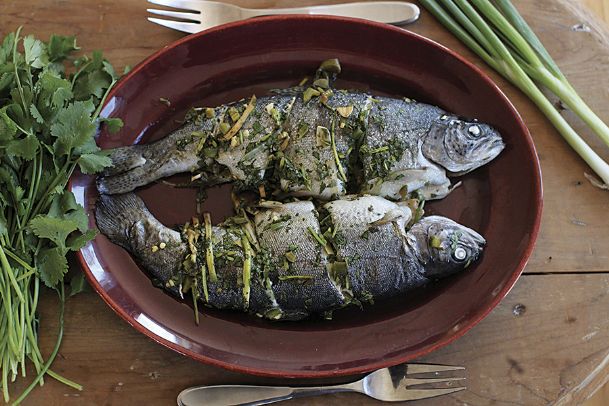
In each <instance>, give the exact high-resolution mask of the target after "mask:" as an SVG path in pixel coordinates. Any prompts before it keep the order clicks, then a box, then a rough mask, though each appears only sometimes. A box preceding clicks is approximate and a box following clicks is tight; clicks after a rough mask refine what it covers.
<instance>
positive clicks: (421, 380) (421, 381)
mask: <svg viewBox="0 0 609 406" xmlns="http://www.w3.org/2000/svg"><path fill="white" fill-rule="evenodd" d="M464 379H465V377H456V378H404V379H402V381H401V382H400V383H402V384H404V385H405V386H407V387H408V386H412V385H423V384H425V383H441V382H452V381H462V380H464Z"/></svg>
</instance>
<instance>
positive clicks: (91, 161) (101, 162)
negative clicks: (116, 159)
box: [78, 153, 112, 174]
mask: <svg viewBox="0 0 609 406" xmlns="http://www.w3.org/2000/svg"><path fill="white" fill-rule="evenodd" d="M78 166H79V168H80V170H81V171H82V173H85V174H93V173H97V172H100V171H101V170H102V169H104V168H107V167H109V166H112V160H111V159H110V158H109V157H108V156H106V155H105V154H103V153H97V154H84V155H81V156H80V158H78Z"/></svg>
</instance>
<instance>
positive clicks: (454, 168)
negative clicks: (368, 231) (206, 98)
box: [98, 80, 505, 200]
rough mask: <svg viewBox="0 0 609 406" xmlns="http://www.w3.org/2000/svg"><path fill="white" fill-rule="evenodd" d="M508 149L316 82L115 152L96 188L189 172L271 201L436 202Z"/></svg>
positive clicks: (122, 188) (419, 112)
mask: <svg viewBox="0 0 609 406" xmlns="http://www.w3.org/2000/svg"><path fill="white" fill-rule="evenodd" d="M504 147H505V145H504V143H503V141H502V139H501V136H500V134H499V133H498V132H497V131H496V130H495V129H494V128H492V127H491V126H489V125H487V124H483V123H479V122H477V121H476V120H472V121H470V120H465V119H462V118H459V117H457V116H455V115H454V114H451V113H448V112H446V111H444V110H442V109H441V108H439V107H435V106H432V105H429V104H425V103H419V102H416V101H413V100H410V99H406V98H404V99H398V98H391V97H380V96H372V95H370V94H367V93H364V92H361V91H347V90H337V89H331V88H329V85H328V82H327V80H326V82H324V81H323V80H322V81H321V82H319V81H315V82H314V84H313V85H312V86H310V87H307V88H291V89H284V90H282V91H280V92H278V93H277V94H271V95H268V96H264V97H260V98H258V99H257V98H256V97H252V98H251V99H249V100H241V101H238V102H235V103H231V104H228V105H223V106H219V107H215V108H198V109H193V110H192V111H191V112H190V113H189V114H188V115H187V120H186V123H185V124H184V125H183V126H182V127H181V128H179V129H178V130H176V131H174V132H172V133H171V134H169V135H168V136H167V137H165V138H164V139H161V140H160V141H157V142H154V143H151V144H147V145H134V146H128V147H122V148H118V149H116V150H114V151H113V152H112V154H111V155H110V157H111V159H112V161H113V164H114V165H113V167H111V168H109V169H108V170H107V171H106V172H105V173H104V174H103V176H102V177H100V178H99V179H98V188H99V191H100V192H101V193H104V194H120V193H126V192H130V191H132V190H133V189H135V188H136V187H139V186H143V185H146V184H149V183H151V182H153V181H156V180H158V179H161V178H163V177H166V176H169V175H173V174H176V173H180V172H192V173H193V174H194V178H197V179H199V182H200V184H202V185H205V186H211V185H214V184H219V183H225V182H233V183H234V184H235V186H237V190H254V191H263V192H262V194H269V195H270V194H273V195H274V196H275V197H276V198H280V197H281V196H285V195H287V196H311V197H315V198H318V199H323V200H330V199H334V198H337V197H340V196H344V195H347V194H350V193H369V194H374V195H378V196H382V197H386V198H389V199H392V200H398V199H405V198H406V197H408V196H414V194H415V193H416V194H417V197H419V198H423V199H439V198H442V197H444V196H446V195H447V194H448V193H449V192H450V190H451V182H450V180H449V177H450V176H456V175H462V174H465V173H467V172H470V171H472V170H474V169H476V168H478V167H480V166H482V165H484V164H486V163H488V162H489V161H491V160H492V159H494V158H495V157H496V156H497V155H498V154H499V153H500V152H501V151H502V150H503V148H504Z"/></svg>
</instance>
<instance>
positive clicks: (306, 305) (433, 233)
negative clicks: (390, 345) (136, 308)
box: [96, 193, 485, 320]
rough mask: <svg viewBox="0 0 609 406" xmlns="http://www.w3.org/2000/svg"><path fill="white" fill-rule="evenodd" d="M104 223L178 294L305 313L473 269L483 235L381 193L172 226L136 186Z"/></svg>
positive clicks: (105, 202)
mask: <svg viewBox="0 0 609 406" xmlns="http://www.w3.org/2000/svg"><path fill="white" fill-rule="evenodd" d="M96 220H97V225H98V227H99V229H100V230H101V232H102V233H103V234H105V235H106V236H107V237H108V238H109V239H110V240H111V241H113V242H114V243H116V244H119V245H121V246H123V247H124V248H126V249H127V250H128V251H129V252H131V253H132V254H133V255H134V256H135V257H136V258H137V259H138V260H139V263H140V264H141V265H142V266H143V267H144V268H146V269H147V270H148V271H149V272H150V273H151V274H152V275H153V276H154V277H155V278H157V279H158V280H159V281H160V282H161V283H162V284H163V286H164V287H165V288H166V289H168V290H170V291H172V292H173V293H174V294H176V295H184V294H186V293H188V292H189V294H192V295H193V297H194V298H195V299H198V300H200V301H202V302H203V303H204V304H205V305H208V306H210V307H214V308H219V309H234V310H241V311H247V312H250V313H254V314H257V315H259V316H261V317H265V318H268V319H273V320H299V319H303V318H305V317H308V316H309V315H312V314H325V313H326V312H330V311H332V310H334V309H338V308H341V307H344V306H346V305H348V304H351V303H355V304H361V303H365V302H372V301H373V300H375V299H382V298H387V297H392V296H396V295H400V294H404V293H405V292H407V291H408V290H410V289H413V288H416V287H418V286H421V285H424V284H426V283H428V282H430V281H434V280H436V279H440V278H443V277H446V276H448V275H451V274H454V273H456V272H459V271H461V270H463V269H465V268H466V267H467V266H468V265H469V264H470V263H471V262H472V261H475V260H476V259H477V258H478V257H479V256H480V254H481V252H482V249H483V245H484V244H485V241H484V238H483V237H482V236H480V235H479V234H478V233H477V232H475V231H473V230H471V229H469V228H467V227H464V226H462V225H459V224H457V223H455V222H454V221H452V220H449V219H447V218H444V217H440V216H429V217H423V218H421V219H416V218H413V215H412V211H411V209H410V208H409V207H408V205H407V204H406V203H394V202H391V201H389V200H386V199H384V198H382V197H379V196H369V195H364V196H347V197H345V198H344V199H340V200H334V201H332V202H329V203H325V204H322V205H318V206H315V204H314V203H313V202H311V201H295V202H289V203H279V202H274V203H272V204H271V203H269V202H266V203H264V207H260V208H259V210H258V211H257V212H256V213H255V215H254V216H253V219H252V218H250V217H249V216H248V215H247V214H245V213H244V214H242V215H240V216H234V217H230V218H228V219H227V220H225V221H224V222H223V223H221V224H219V225H217V226H212V225H211V223H210V222H209V218H206V221H205V223H204V224H199V223H197V222H193V223H192V224H188V225H186V226H185V227H184V228H183V229H182V231H181V232H179V231H175V230H172V229H170V228H168V227H166V226H164V225H163V224H161V223H160V222H159V221H158V220H157V219H155V218H154V217H153V216H152V214H151V213H150V212H149V211H148V210H147V208H146V206H145V205H144V203H143V201H142V200H141V199H140V198H139V197H137V196H136V195H135V194H133V193H127V194H123V195H113V196H111V195H102V196H101V197H100V200H99V202H98V205H97V208H96Z"/></svg>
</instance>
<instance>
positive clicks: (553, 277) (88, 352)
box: [0, 0, 609, 405]
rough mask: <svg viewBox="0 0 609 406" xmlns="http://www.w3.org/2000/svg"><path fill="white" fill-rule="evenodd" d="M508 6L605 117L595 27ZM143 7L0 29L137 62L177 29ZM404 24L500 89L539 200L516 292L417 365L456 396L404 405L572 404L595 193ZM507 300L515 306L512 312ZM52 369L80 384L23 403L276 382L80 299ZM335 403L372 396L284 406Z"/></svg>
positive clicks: (71, 6) (46, 16)
mask: <svg viewBox="0 0 609 406" xmlns="http://www.w3.org/2000/svg"><path fill="white" fill-rule="evenodd" d="M322 2H323V3H329V2H328V1H327V0H326V1H323V0H322V1H296V0H278V1H263V0H260V1H258V0H250V1H245V0H243V1H240V2H238V1H234V3H237V4H241V5H245V4H247V5H248V6H251V7H268V6H282V7H283V6H290V5H295V4H299V5H301V4H319V3H322ZM515 4H516V6H517V7H518V8H519V9H520V11H521V13H522V14H523V15H524V16H525V18H526V19H527V20H528V21H529V22H530V24H531V25H532V27H533V29H534V30H535V31H536V32H537V33H538V34H539V36H540V37H541V39H542V41H543V42H544V43H545V44H546V46H547V47H548V49H549V50H550V53H551V54H552V55H553V56H554V57H555V59H556V60H557V62H558V64H559V65H560V66H561V67H562V68H563V70H564V72H565V74H566V75H567V76H568V77H569V78H570V80H571V81H572V83H573V85H574V87H575V88H576V89H578V90H579V91H580V93H581V94H582V95H583V97H584V98H585V99H586V100H587V101H588V102H589V104H590V106H591V107H592V108H593V109H594V110H595V111H597V112H598V113H599V115H600V116H601V118H603V119H604V120H605V121H609V86H607V82H606V78H607V77H609V34H607V32H606V31H604V28H602V27H601V25H600V24H598V23H597V22H596V21H594V20H593V18H592V17H590V15H589V14H588V13H586V12H584V11H582V9H581V7H580V6H578V5H577V3H572V2H570V1H569V0H521V1H515ZM145 8H146V3H145V2H144V1H143V0H122V1H119V0H115V1H111V0H98V1H95V2H91V1H89V0H20V1H16V0H15V1H11V0H2V4H1V6H0V11H1V12H0V34H2V35H4V34H6V33H7V32H8V31H10V30H14V29H15V28H16V27H17V26H18V25H24V32H26V33H32V34H35V35H37V36H40V37H48V36H49V35H50V34H51V33H61V34H66V35H72V34H74V35H77V37H78V40H79V44H80V46H81V47H82V48H83V50H86V51H88V52H89V51H91V50H93V49H100V50H102V51H104V53H105V54H106V56H107V57H108V58H109V59H110V60H111V61H112V63H113V64H115V66H117V67H118V68H121V67H122V66H124V65H134V64H136V63H138V62H139V61H141V60H142V59H143V58H144V57H146V56H148V55H149V54H151V53H152V52H154V51H155V50H157V49H159V48H161V47H163V46H164V45H166V44H168V43H170V42H172V41H174V40H176V39H178V38H180V37H181V36H182V35H181V34H180V33H177V32H172V31H170V30H167V29H165V28H162V27H159V26H156V25H153V24H151V23H148V22H147V21H146V20H145V16H146V12H145ZM582 24H583V25H582ZM574 26H577V27H579V29H574ZM582 27H583V29H582ZM408 29H410V30H412V31H415V32H417V33H420V34H423V35H425V36H428V37H430V38H432V39H434V40H436V41H438V42H440V43H442V44H444V45H447V46H448V47H450V48H452V49H455V50H457V51H458V52H460V53H462V54H463V55H465V56H466V57H467V58H468V59H470V60H472V61H473V62H474V63H476V64H477V65H478V66H480V67H482V68H483V69H485V70H486V71H487V72H489V75H490V76H491V77H492V78H493V79H494V80H496V82H497V83H498V84H499V86H500V87H501V88H502V89H503V90H504V91H505V92H506V93H507V95H508V96H509V97H510V99H511V100H512V101H513V102H514V104H515V105H516V107H517V108H518V110H519V111H520V113H521V115H522V116H523V118H524V120H525V122H526V123H527V125H528V126H529V129H530V130H531V133H532V135H533V137H534V139H535V143H536V146H537V149H538V153H539V157H540V160H541V164H542V171H543V182H544V201H545V206H544V215H543V219H542V228H541V233H540V236H539V240H538V243H537V248H536V250H535V252H534V254H533V256H532V258H531V260H530V262H529V265H528V266H527V268H526V271H525V273H526V274H525V275H524V276H523V277H522V278H521V279H520V280H519V281H518V283H517V285H516V287H515V288H514V289H513V290H512V292H511V293H510V294H509V295H508V296H507V298H506V299H505V300H504V301H503V302H502V303H501V304H500V305H499V306H498V307H497V308H496V309H495V310H494V311H493V312H492V313H491V314H490V315H489V316H488V317H487V318H486V319H485V320H483V321H482V322H481V323H480V324H479V325H478V326H476V327H475V328H474V329H472V330H471V331H470V332H468V333H467V334H466V335H465V336H464V337H463V338H461V339H459V340H457V341H456V342H454V343H453V344H451V345H449V346H447V347H445V348H443V349H441V350H439V351H437V352H434V353H433V354H431V355H429V356H427V357H425V358H424V359H421V360H420V361H423V362H434V363H443V364H455V365H464V366H466V367H467V371H466V375H467V378H468V381H467V382H468V383H467V385H468V390H467V391H464V392H460V393H458V394H455V395H452V396H447V397H443V398H440V399H430V400H425V401H420V402H418V403H417V402H415V404H420V405H465V404H466V405H547V404H561V405H571V404H579V403H581V402H582V401H583V400H584V399H586V398H588V397H589V396H590V395H591V394H592V393H593V392H594V391H595V390H596V389H597V388H599V387H600V386H601V385H603V384H604V383H605V381H606V380H607V373H608V372H609V325H608V324H609V312H607V309H608V308H609V294H608V293H609V215H607V213H609V194H608V193H607V192H603V191H601V190H599V189H595V188H594V187H592V186H591V185H590V184H589V183H588V181H587V180H586V179H585V177H584V172H589V169H588V168H587V167H586V165H585V164H584V163H583V161H582V160H581V159H579V158H578V156H577V155H576V154H575V153H574V152H572V151H571V149H570V148H569V147H568V146H567V144H566V143H565V142H564V141H563V140H562V139H561V138H560V136H559V135H558V133H556V131H555V130H554V129H553V128H552V127H551V125H550V124H549V123H548V122H547V121H546V120H545V118H544V117H543V116H542V115H541V114H540V113H539V112H538V111H537V110H536V108H535V107H534V106H533V105H532V104H531V103H530V102H529V101H528V100H527V99H526V98H525V97H524V96H523V95H522V94H521V93H520V92H518V91H517V90H515V89H514V88H513V87H512V86H510V85H508V84H507V83H506V82H505V80H503V79H502V78H500V77H499V76H498V75H496V74H495V73H494V72H492V71H490V70H489V69H488V68H487V67H486V66H485V65H484V64H483V63H482V62H481V61H480V60H479V59H478V58H476V57H475V56H473V55H472V54H471V53H470V52H469V51H468V50H467V49H465V48H464V47H463V46H462V45H461V44H460V43H459V42H458V41H457V40H456V39H454V38H453V37H452V36H451V35H450V34H449V33H447V32H446V31H445V30H444V29H443V28H441V27H440V26H439V25H438V24H437V23H436V21H435V20H434V19H433V18H432V17H431V16H430V15H429V14H428V13H426V12H423V14H422V16H421V19H420V20H419V21H418V22H417V23H416V24H414V25H411V26H409V27H408ZM564 114H565V116H566V117H567V118H568V119H569V121H570V122H571V123H572V124H573V125H574V127H575V128H576V129H577V130H578V131H581V133H583V134H584V136H585V137H586V138H587V139H588V140H589V141H590V144H591V145H592V146H593V147H594V148H595V149H596V150H597V151H598V152H599V153H600V155H601V156H603V157H604V158H605V159H606V160H609V148H606V147H603V146H602V144H601V142H600V141H598V140H596V139H595V138H594V137H593V136H592V135H591V134H590V133H589V132H588V131H587V130H586V129H584V126H583V125H582V124H581V123H580V122H579V121H578V120H577V119H576V118H574V117H573V115H572V114H571V113H570V112H568V111H565V112H564ZM514 198H515V199H517V198H518V196H514ZM517 305H518V309H520V310H521V311H519V312H518V311H517V312H514V307H515V306H517ZM40 309H41V320H42V326H41V329H40V335H41V340H42V344H41V348H42V350H43V353H47V354H48V353H49V352H50V350H51V348H52V346H53V344H54V339H55V337H54V334H55V332H56V327H57V325H56V323H57V321H56V301H55V298H54V297H53V294H51V293H48V292H45V294H44V295H43V298H42V302H41V304H40ZM523 309H524V311H522V310H523ZM381 345H382V343H381ZM53 369H54V370H55V371H57V372H59V373H61V374H64V375H65V376H67V377H70V378H73V379H75V380H77V381H78V382H80V383H82V384H83V385H84V387H85V390H84V391H82V392H77V391H73V390H71V389H69V388H67V387H65V386H63V385H61V384H59V383H57V382H55V381H53V380H52V379H50V378H49V379H47V381H46V383H45V385H44V387H42V388H38V389H37V390H36V391H34V393H33V394H32V395H31V396H30V397H29V398H28V399H27V401H26V402H25V404H27V405H30V404H31V405H43V404H44V405H64V404H65V405H115V404H116V405H118V404H127V405H131V404H134V405H139V404H146V405H171V404H175V397H176V395H177V393H178V392H179V391H180V390H181V389H183V388H185V387H187V386H190V385H195V384H222V383H260V382H273V383H278V382H279V381H271V380H268V379H263V378H258V377H251V376H246V375H240V374H235V373H230V372H227V371H224V370H221V369H218V368H214V367H210V366H206V365H202V364H199V363H197V362H194V361H192V360H190V359H187V358H185V357H182V356H180V355H178V354H176V353H174V352H172V351H170V350H167V349H165V348H164V347H161V346H160V345H158V344H156V343H154V342H152V341H151V340H149V339H147V338H146V337H145V336H143V335H141V334H139V333H137V332H136V331H135V330H133V329H132V328H131V327H130V326H128V325H127V324H126V323H124V322H123V321H122V320H120V319H119V317H118V316H116V315H115V314H114V313H113V312H112V311H111V310H110V309H109V308H108V307H107V306H106V305H105V304H104V303H103V302H102V301H101V299H100V298H99V297H98V296H97V295H96V294H94V293H85V294H82V295H79V296H76V297H74V298H71V299H69V301H68V304H67V309H66V332H65V338H64V343H63V346H62V349H61V353H60V356H59V357H58V359H57V362H56V363H55V364H54V367H53ZM26 383H27V382H26V380H19V381H18V382H17V383H16V384H14V385H13V386H12V388H13V393H15V394H16V393H17V392H19V391H20V390H21V389H23V388H24V387H25V385H26ZM282 383H284V384H285V383H291V382H285V381H283V382H282ZM346 402H349V403H351V404H353V405H364V404H373V403H374V402H373V401H372V400H369V399H366V398H364V397H362V396H358V395H344V394H343V395H333V396H330V397H326V398H320V399H315V400H301V401H293V402H292V404H302V405H304V404H309V405H310V404H314V405H325V404H343V403H346Z"/></svg>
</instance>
